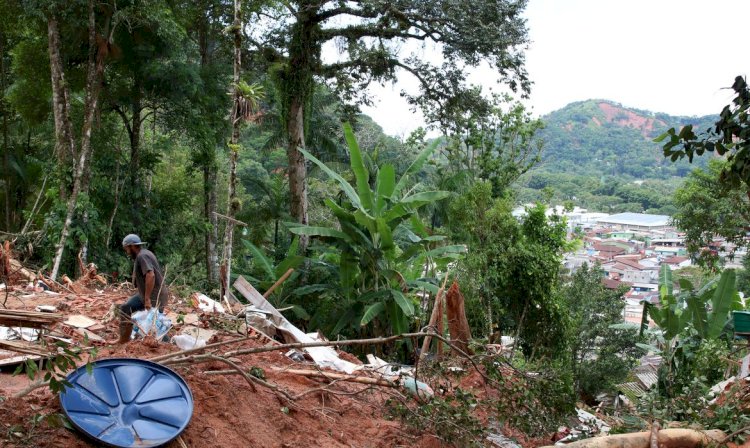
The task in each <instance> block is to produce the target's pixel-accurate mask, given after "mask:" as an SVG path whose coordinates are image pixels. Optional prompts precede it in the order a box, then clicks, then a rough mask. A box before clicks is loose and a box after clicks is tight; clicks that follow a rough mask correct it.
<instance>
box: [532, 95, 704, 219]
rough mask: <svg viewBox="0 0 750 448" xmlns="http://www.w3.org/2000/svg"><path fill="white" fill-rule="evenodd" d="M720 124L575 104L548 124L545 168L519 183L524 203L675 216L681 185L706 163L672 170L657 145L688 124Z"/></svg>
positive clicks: (598, 103)
mask: <svg viewBox="0 0 750 448" xmlns="http://www.w3.org/2000/svg"><path fill="white" fill-rule="evenodd" d="M716 118H717V117H716V116H714V115H709V116H704V117H685V116H672V115H668V114H664V113H655V112H650V111H646V110H639V109H633V108H628V107H624V106H622V105H620V104H618V103H615V102H612V101H607V100H587V101H580V102H576V103H571V104H569V105H567V106H565V107H564V108H562V109H560V110H557V111H554V112H552V113H550V114H548V115H547V116H545V117H542V120H543V121H544V122H545V124H546V126H545V128H544V129H543V130H541V131H540V132H539V137H540V138H541V139H542V140H543V142H544V152H543V155H542V161H541V163H540V164H539V165H537V166H536V167H535V168H534V169H533V170H531V171H530V172H529V173H527V174H526V175H525V176H524V177H523V178H522V179H521V180H520V187H521V188H520V193H519V199H521V200H522V201H528V200H532V199H537V198H540V197H542V196H543V195H544V194H543V191H544V193H546V194H547V195H553V197H554V199H557V200H559V201H565V200H571V201H573V203H574V204H575V205H580V206H583V207H587V208H591V209H595V210H601V211H605V212H607V211H609V212H621V211H634V212H641V211H650V212H655V213H667V214H669V213H671V212H673V211H674V207H673V205H672V199H671V197H672V193H673V192H674V190H675V189H676V188H677V186H679V184H680V183H681V181H682V178H683V177H685V176H686V175H687V174H688V173H689V172H690V171H691V170H692V169H693V168H695V167H696V166H705V164H706V163H707V159H700V160H699V159H696V160H695V163H693V164H692V165H691V164H690V163H688V162H687V160H681V161H678V162H676V163H672V162H670V161H669V160H668V159H666V158H664V155H663V151H662V149H661V147H660V146H659V144H657V143H654V141H653V139H654V138H656V137H657V136H658V135H660V134H661V133H663V132H665V131H666V130H667V129H669V128H671V127H675V128H678V129H679V128H680V127H682V126H684V125H686V124H694V125H695V126H694V127H695V129H706V128H708V127H710V126H711V125H712V123H713V122H715V121H716ZM545 188H546V190H545Z"/></svg>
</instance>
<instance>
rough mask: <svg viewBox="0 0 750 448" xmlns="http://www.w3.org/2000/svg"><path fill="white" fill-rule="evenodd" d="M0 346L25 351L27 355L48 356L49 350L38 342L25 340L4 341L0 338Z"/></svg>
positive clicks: (15, 350)
mask: <svg viewBox="0 0 750 448" xmlns="http://www.w3.org/2000/svg"><path fill="white" fill-rule="evenodd" d="M0 347H3V348H5V349H8V350H10V351H14V352H17V353H26V354H28V355H37V356H49V355H50V352H49V350H45V349H44V348H42V347H41V346H39V345H38V344H33V343H30V342H26V341H5V340H2V339H0Z"/></svg>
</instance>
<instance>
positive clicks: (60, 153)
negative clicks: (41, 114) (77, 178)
mask: <svg viewBox="0 0 750 448" xmlns="http://www.w3.org/2000/svg"><path fill="white" fill-rule="evenodd" d="M47 40H48V45H49V63H50V74H51V78H52V112H53V116H54V120H55V155H56V157H57V169H58V174H59V176H60V198H61V199H63V200H65V199H66V198H67V196H68V188H69V186H68V184H67V182H66V181H65V178H66V175H65V173H66V171H67V168H68V162H69V161H70V160H72V159H73V158H74V157H75V155H76V148H75V142H74V141H73V131H72V126H71V122H70V95H69V94H68V84H67V82H66V81H65V71H64V70H63V66H62V64H63V62H62V56H61V55H60V48H61V46H60V31H59V29H58V24H57V18H56V17H50V18H49V21H48V22H47Z"/></svg>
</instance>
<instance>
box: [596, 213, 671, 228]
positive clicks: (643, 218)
mask: <svg viewBox="0 0 750 448" xmlns="http://www.w3.org/2000/svg"><path fill="white" fill-rule="evenodd" d="M669 219H670V218H669V216H667V215H647V214H645V213H618V214H616V215H610V216H607V217H606V218H600V219H599V220H598V221H597V222H599V223H601V224H618V225H626V226H641V227H664V226H666V225H669Z"/></svg>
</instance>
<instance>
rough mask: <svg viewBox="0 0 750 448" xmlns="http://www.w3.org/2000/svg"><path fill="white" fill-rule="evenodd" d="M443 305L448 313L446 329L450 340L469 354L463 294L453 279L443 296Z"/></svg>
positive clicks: (469, 334) (467, 322)
mask: <svg viewBox="0 0 750 448" xmlns="http://www.w3.org/2000/svg"><path fill="white" fill-rule="evenodd" d="M445 305H446V309H447V313H448V330H449V331H450V332H451V338H450V339H451V342H452V343H453V344H454V345H455V346H456V347H458V348H460V349H461V350H463V351H464V352H466V353H468V354H470V355H471V354H472V353H471V350H469V341H470V340H471V329H470V328H469V321H468V320H467V319H466V310H465V309H464V296H463V295H462V294H461V291H460V290H459V289H458V283H456V282H455V281H454V282H453V284H452V285H451V287H450V289H449V290H448V293H447V294H446V296H445Z"/></svg>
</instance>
